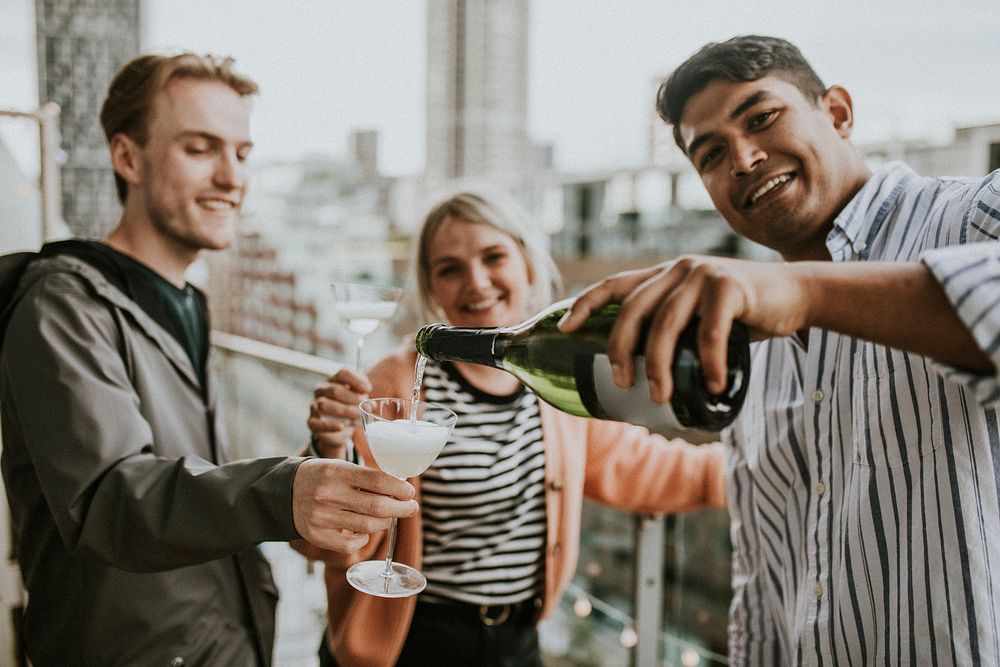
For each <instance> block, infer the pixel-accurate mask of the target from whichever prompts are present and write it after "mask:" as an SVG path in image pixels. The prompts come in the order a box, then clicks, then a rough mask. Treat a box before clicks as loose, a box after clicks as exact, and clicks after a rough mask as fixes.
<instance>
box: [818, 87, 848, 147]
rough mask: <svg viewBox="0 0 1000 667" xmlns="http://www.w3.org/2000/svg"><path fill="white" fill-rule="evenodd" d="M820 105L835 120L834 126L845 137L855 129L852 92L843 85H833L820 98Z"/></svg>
mask: <svg viewBox="0 0 1000 667" xmlns="http://www.w3.org/2000/svg"><path fill="white" fill-rule="evenodd" d="M819 102H820V106H821V108H823V109H824V110H825V111H826V112H827V113H828V114H829V115H830V119H831V120H832V121H833V127H834V129H836V130H837V134H839V135H840V136H841V137H843V138H844V139H848V138H850V136H851V132H852V131H853V130H854V103H853V102H852V101H851V94H850V93H849V92H847V90H846V89H845V88H843V87H841V86H831V87H830V88H828V89H827V90H826V92H825V93H823V94H822V95H821V96H820V98H819Z"/></svg>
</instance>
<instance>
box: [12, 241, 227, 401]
mask: <svg viewBox="0 0 1000 667" xmlns="http://www.w3.org/2000/svg"><path fill="white" fill-rule="evenodd" d="M54 271H64V272H67V273H72V274H75V275H77V276H79V277H80V278H82V279H83V280H84V281H86V282H87V284H88V285H90V287H91V288H92V289H93V290H94V293H95V294H96V295H97V296H98V297H99V298H101V299H103V300H104V301H106V302H108V303H109V304H111V305H112V306H114V307H115V308H117V309H119V310H120V311H122V312H124V313H127V314H128V316H129V317H130V318H131V319H132V321H133V322H134V323H135V325H136V326H137V327H138V328H139V329H140V330H141V331H142V332H143V333H144V334H145V335H146V336H147V337H149V338H150V339H151V340H152V341H153V342H154V343H155V344H156V345H157V347H159V348H160V350H161V351H162V352H163V355H164V356H165V357H166V358H167V359H168V360H169V361H170V363H171V364H172V365H173V366H174V368H176V369H177V372H178V373H180V374H181V376H182V377H184V379H185V380H186V381H187V382H188V383H189V384H190V385H191V386H192V388H194V389H195V390H196V391H198V392H200V391H201V388H200V387H201V385H200V383H199V381H198V376H197V373H196V372H195V369H194V366H193V365H192V364H191V359H190V358H189V357H188V355H187V353H186V352H185V351H184V348H183V347H182V346H181V344H180V343H179V342H177V339H175V338H174V337H173V336H171V335H170V333H169V332H168V331H167V330H166V329H164V328H163V327H162V326H160V325H159V324H158V323H157V322H156V321H155V320H154V319H153V318H151V317H150V316H149V315H148V314H147V313H146V311H144V310H143V309H142V308H141V307H140V306H139V305H138V304H137V303H136V302H135V301H133V300H132V299H130V298H129V297H128V296H126V295H125V293H124V292H122V291H121V289H119V288H118V287H117V286H115V285H114V284H112V283H111V282H110V281H109V280H108V279H107V278H106V277H105V276H104V274H102V273H101V271H99V270H98V269H96V268H95V267H93V266H92V265H91V264H90V263H88V262H86V261H84V260H82V259H79V258H77V257H72V256H69V255H56V256H53V257H45V258H40V259H38V260H36V261H34V262H33V263H32V264H31V266H30V267H29V268H28V271H27V272H26V274H25V279H24V280H23V281H22V282H21V287H20V290H19V291H23V290H25V289H27V287H28V286H29V285H31V284H32V283H34V282H35V281H36V280H38V279H40V278H41V277H42V276H43V275H45V274H47V273H51V272H54ZM208 389H209V391H208V394H209V395H211V391H210V389H211V387H208Z"/></svg>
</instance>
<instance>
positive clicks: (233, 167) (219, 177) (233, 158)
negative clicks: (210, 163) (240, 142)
mask: <svg viewBox="0 0 1000 667" xmlns="http://www.w3.org/2000/svg"><path fill="white" fill-rule="evenodd" d="M213 181H214V182H215V185H216V187H219V188H223V189H225V190H236V189H242V188H244V187H246V183H247V168H246V164H244V162H243V161H242V160H241V159H240V158H239V157H238V156H237V155H236V153H235V152H233V151H224V152H222V153H221V154H220V155H219V159H218V161H217V162H216V165H215V174H214V175H213Z"/></svg>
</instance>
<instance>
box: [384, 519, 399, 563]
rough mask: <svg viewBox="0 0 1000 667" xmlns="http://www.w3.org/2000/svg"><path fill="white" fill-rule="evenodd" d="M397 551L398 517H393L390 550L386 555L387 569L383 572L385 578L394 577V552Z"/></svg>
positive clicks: (390, 529)
mask: <svg viewBox="0 0 1000 667" xmlns="http://www.w3.org/2000/svg"><path fill="white" fill-rule="evenodd" d="M395 550H396V517H392V524H391V525H390V526H389V549H388V550H387V551H386V553H385V569H384V570H382V576H383V577H391V576H392V552H393V551H395Z"/></svg>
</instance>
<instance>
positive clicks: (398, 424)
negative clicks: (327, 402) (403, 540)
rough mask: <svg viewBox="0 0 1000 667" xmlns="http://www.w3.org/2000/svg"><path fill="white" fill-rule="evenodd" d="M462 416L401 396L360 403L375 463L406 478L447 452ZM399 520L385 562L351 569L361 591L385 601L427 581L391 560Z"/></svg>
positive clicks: (352, 580) (351, 578) (413, 591)
mask: <svg viewBox="0 0 1000 667" xmlns="http://www.w3.org/2000/svg"><path fill="white" fill-rule="evenodd" d="M457 420H458V417H457V416H456V415H455V413H454V412H452V411H451V410H449V409H447V408H443V407H441V406H439V405H434V404H433V403H425V402H424V401H410V400H406V399H402V398H370V399H368V400H367V401H362V403H361V424H362V426H363V428H364V431H365V438H366V439H367V440H368V448H369V449H370V450H371V453H372V456H373V457H375V462H376V463H378V465H379V467H380V468H382V470H384V471H385V472H387V473H389V474H390V475H393V476H395V477H398V478H399V479H407V478H408V477H416V476H417V475H419V474H420V473H422V472H423V471H425V470H427V468H428V467H429V466H430V464H431V463H433V462H434V459H436V458H437V456H438V454H440V453H441V450H442V449H443V448H444V445H445V443H446V442H448V437H449V435H450V434H451V430H452V428H454V426H455V422H456V421H457ZM395 546H396V520H395V519H393V520H392V525H391V526H390V528H389V546H388V551H387V553H386V557H385V560H384V561H380V560H368V561H364V562H361V563H356V564H354V565H352V566H351V568H350V569H349V570H347V581H348V582H350V584H351V585H352V586H354V587H355V588H356V589H358V590H359V591H362V592H364V593H368V594H370V595H377V596H379V597H384V598H401V597H407V596H410V595H416V594H417V593H419V592H420V591H422V590H424V587H425V586H426V585H427V579H426V578H425V577H424V575H422V574H421V573H420V572H419V571H418V570H416V569H415V568H412V567H410V566H409V565H404V564H402V563H395V562H393V560H392V553H393V550H394V549H395Z"/></svg>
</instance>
